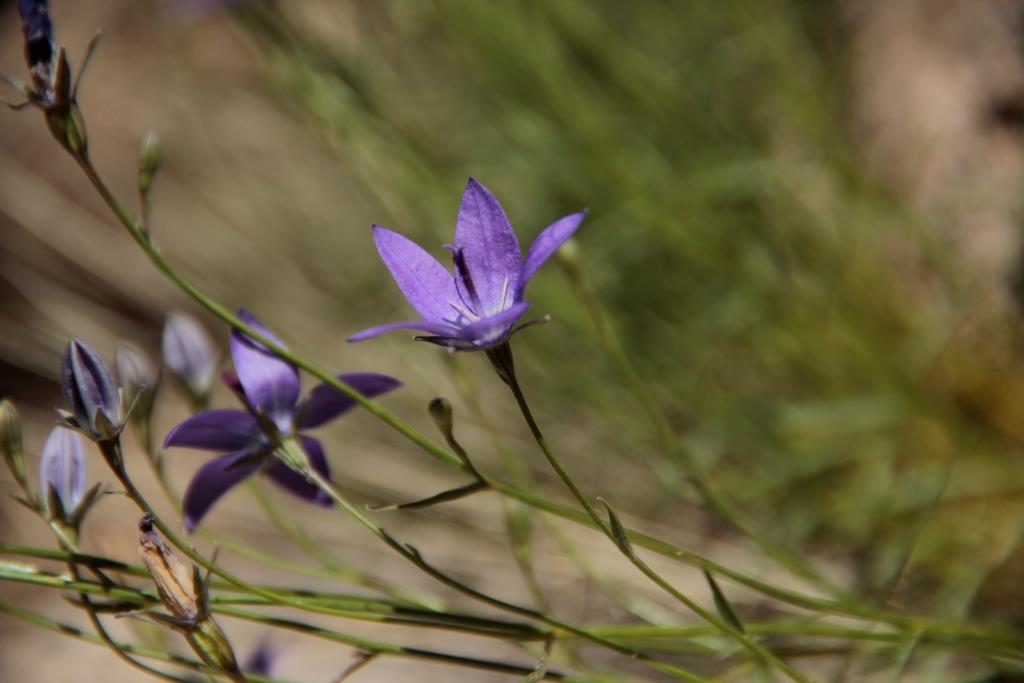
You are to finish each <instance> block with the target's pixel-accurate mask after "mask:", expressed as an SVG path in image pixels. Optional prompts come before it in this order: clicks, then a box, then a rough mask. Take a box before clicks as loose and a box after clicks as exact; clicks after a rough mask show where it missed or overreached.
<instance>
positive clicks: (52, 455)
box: [39, 427, 85, 515]
mask: <svg viewBox="0 0 1024 683" xmlns="http://www.w3.org/2000/svg"><path fill="white" fill-rule="evenodd" d="M51 489H52V490H53V493H52V494H51ZM39 490H40V491H41V492H42V494H43V499H44V500H50V499H51V498H52V496H53V495H56V497H57V499H58V500H59V501H60V507H62V508H63V512H64V514H66V515H70V514H72V513H73V512H74V511H75V508H77V507H78V504H79V503H81V502H82V499H83V498H84V497H85V448H84V446H83V445H82V437H80V436H79V435H78V434H76V433H75V432H73V431H71V430H70V429H65V428H64V427H54V429H53V431H51V432H50V436H49V437H47V439H46V443H45V444H43V452H42V456H41V457H40V459H39ZM50 512H51V513H53V514H56V513H57V511H56V510H51V511H50Z"/></svg>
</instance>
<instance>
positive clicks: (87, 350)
mask: <svg viewBox="0 0 1024 683" xmlns="http://www.w3.org/2000/svg"><path fill="white" fill-rule="evenodd" d="M60 382H61V386H62V388H63V389H64V397H65V398H66V399H67V402H68V406H69V407H70V408H71V411H72V412H73V413H74V416H75V421H76V422H77V427H78V428H79V429H81V430H83V431H86V432H89V433H90V434H92V435H93V436H94V437H96V438H97V439H109V438H111V437H113V436H114V435H116V433H117V430H118V429H120V427H121V425H122V412H121V393H120V391H119V390H118V387H117V383H116V382H115V381H114V376H113V374H111V372H110V368H109V367H107V364H106V363H105V362H104V361H103V359H102V358H101V357H100V355H99V354H98V353H96V351H95V350H93V349H92V348H91V347H90V346H88V345H87V344H86V343H85V342H83V341H82V340H80V339H73V340H72V341H71V342H69V343H68V345H67V348H66V349H65V350H64V358H63V360H62V362H61V369H60Z"/></svg>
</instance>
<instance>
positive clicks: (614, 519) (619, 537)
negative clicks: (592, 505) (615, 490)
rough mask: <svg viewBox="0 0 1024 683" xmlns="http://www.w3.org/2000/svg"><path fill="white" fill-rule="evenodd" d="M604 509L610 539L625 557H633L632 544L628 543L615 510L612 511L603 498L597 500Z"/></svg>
mask: <svg viewBox="0 0 1024 683" xmlns="http://www.w3.org/2000/svg"><path fill="white" fill-rule="evenodd" d="M597 500H598V501H599V502H600V503H601V504H602V505H604V509H605V510H607V511H608V525H609V526H610V527H611V532H612V539H613V540H614V541H615V545H617V546H619V550H621V551H622V552H623V553H625V554H626V555H628V556H630V557H632V556H633V544H632V543H630V542H629V536H628V535H627V534H626V527H624V526H622V522H621V521H619V516H618V515H617V514H615V510H612V506H611V505H609V504H608V501H606V500H605V499H603V498H598V499H597Z"/></svg>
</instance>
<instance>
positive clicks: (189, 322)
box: [163, 313, 217, 400]
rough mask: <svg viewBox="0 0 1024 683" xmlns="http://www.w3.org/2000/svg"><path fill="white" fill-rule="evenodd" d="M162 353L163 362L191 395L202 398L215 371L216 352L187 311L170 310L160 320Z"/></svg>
mask: <svg viewBox="0 0 1024 683" xmlns="http://www.w3.org/2000/svg"><path fill="white" fill-rule="evenodd" d="M163 353H164V364H165V365H166V366H167V367H168V368H170V369H171V371H172V372H174V373H175V374H176V375H178V377H180V378H181V379H182V381H183V382H184V383H185V386H186V387H188V390H189V391H190V392H191V393H192V396H193V397H194V398H196V399H197V400H204V399H205V398H206V396H207V395H208V394H209V393H210V388H211V386H212V385H213V380H214V377H215V376H216V374H217V354H216V352H215V351H214V348H213V343H212V342H211V341H210V337H209V335H207V333H206V331H205V330H203V328H202V327H201V326H200V325H199V323H198V322H196V321H195V320H194V319H193V318H191V317H189V316H187V315H183V314H181V313H172V314H170V315H169V316H167V322H166V323H165V324H164V335H163Z"/></svg>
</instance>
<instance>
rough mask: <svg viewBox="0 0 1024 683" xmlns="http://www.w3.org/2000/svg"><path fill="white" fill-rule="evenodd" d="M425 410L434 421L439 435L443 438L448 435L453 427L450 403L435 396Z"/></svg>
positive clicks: (443, 398) (441, 397)
mask: <svg viewBox="0 0 1024 683" xmlns="http://www.w3.org/2000/svg"><path fill="white" fill-rule="evenodd" d="M427 410H428V411H430V417H432V418H433V419H434V424H436V425H437V428H438V429H439V430H441V433H442V434H444V435H445V436H448V435H450V434H451V433H452V428H453V427H454V422H453V419H452V404H451V402H450V401H449V400H448V399H446V398H445V397H443V396H436V397H434V398H432V399H430V403H428V404H427Z"/></svg>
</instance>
